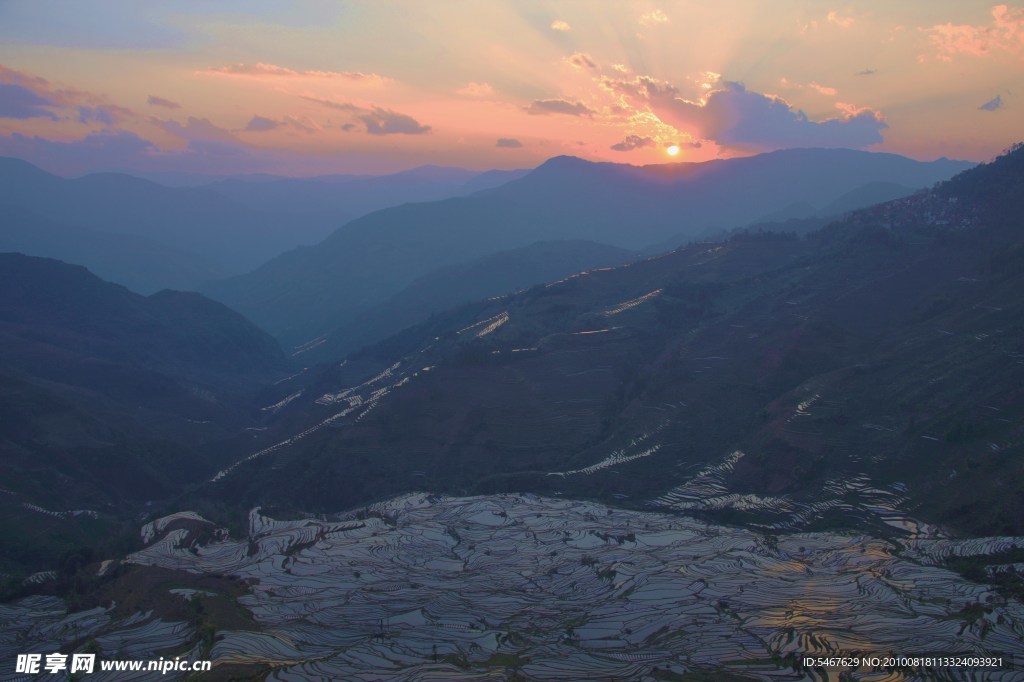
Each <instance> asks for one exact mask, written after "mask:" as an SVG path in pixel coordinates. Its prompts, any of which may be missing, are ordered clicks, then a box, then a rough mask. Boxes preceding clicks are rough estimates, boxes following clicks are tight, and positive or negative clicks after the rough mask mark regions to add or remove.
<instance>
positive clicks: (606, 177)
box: [203, 150, 969, 345]
mask: <svg viewBox="0 0 1024 682" xmlns="http://www.w3.org/2000/svg"><path fill="white" fill-rule="evenodd" d="M967 166H969V164H966V163H962V162H952V161H947V160H940V161H936V162H933V163H920V162H917V161H912V160H910V159H905V158H903V157H898V156H894V155H890V154H871V153H867V152H855V151H850V150H790V151H785V152H774V153H771V154H764V155H761V156H757V157H750V158H742V159H730V160H727V161H714V162H709V163H703V164H672V165H668V166H648V167H644V168H637V167H633V166H626V165H617V164H608V163H603V164H597V163H589V162H586V161H583V160H581V159H575V158H572V157H558V158H555V159H552V160H550V161H548V162H546V163H545V164H543V165H542V166H540V167H538V168H537V169H535V170H534V171H533V172H531V173H529V174H527V175H526V176H525V177H523V178H521V179H518V180H515V181H512V182H509V183H507V184H505V185H502V186H501V187H498V188H495V189H491V190H487V191H482V192H478V193H477V194H474V195H472V196H470V197H466V198H461V199H449V200H446V201H440V202H433V203H429V204H410V205H406V206H400V207H395V208H390V209H386V210H383V211H378V212H376V213H372V214H370V215H367V216H365V217H363V218H360V219H358V220H354V221H352V222H351V223H349V224H347V225H345V226H344V227H343V228H341V229H339V230H338V231H336V232H335V233H333V234H332V235H331V236H330V237H328V238H327V239H325V240H324V241H323V242H321V243H320V244H317V245H316V246H315V247H308V248H302V249H297V250H295V251H291V252H288V253H285V254H282V255H281V256H279V257H278V258H275V259H273V260H271V261H270V262H268V263H266V264H265V265H263V266H261V267H260V268H259V269H257V270H255V271H253V272H251V273H249V274H247V275H243V276H239V277H235V278H232V279H229V280H225V281H222V282H217V283H213V284H210V285H209V286H207V287H205V288H204V289H203V291H204V293H207V294H208V295H210V296H211V297H213V298H216V299H217V300H221V301H223V302H225V303H227V304H228V305H230V306H232V307H233V308H235V309H236V310H239V311H241V312H242V313H243V314H245V315H247V316H248V317H250V318H251V319H253V320H255V321H256V322H257V323H258V324H260V325H261V326H262V327H263V328H265V329H267V330H268V331H270V332H271V333H272V334H274V335H275V336H276V337H277V338H278V339H280V340H282V341H283V342H284V343H285V344H287V345H298V344H301V343H305V342H307V341H309V340H310V339H311V338H313V337H317V336H320V335H323V334H325V333H330V332H331V330H332V328H334V327H335V326H339V325H340V326H344V325H346V324H350V323H351V322H352V321H353V320H354V319H355V318H356V317H357V316H359V315H360V314H361V313H363V312H364V311H365V310H367V309H369V308H372V307H373V306H375V305H377V304H379V303H380V302H382V301H383V300H385V299H386V298H388V297H389V296H392V295H394V294H395V293H397V292H398V291H400V290H401V289H402V288H404V287H405V286H408V285H409V284H410V283H411V282H412V281H413V280H414V279H415V278H417V277H419V276H421V275H424V274H427V273H429V272H431V271H433V270H436V269H437V268H440V267H445V266H448V265H454V264H456V263H459V262H463V261H467V260H470V259H474V258H479V257H481V256H484V255H487V254H489V253H495V252H497V251H502V250H507V249H512V248H517V247H520V246H525V245H527V244H530V243H532V242H535V241H539V240H555V239H559V240H566V239H587V240H591V241H598V242H602V243H606V244H610V245H614V246H618V247H620V248H626V249H632V250H637V249H640V248H642V247H644V246H645V245H648V244H654V243H660V242H663V241H665V240H666V239H669V238H675V237H678V238H679V239H681V240H685V239H690V238H693V237H694V236H696V235H699V234H701V233H704V232H706V231H708V230H712V229H716V228H732V227H735V226H737V225H742V224H745V223H749V222H751V221H753V220H756V219H758V218H759V217H761V216H764V215H766V214H768V213H771V212H772V211H775V210H779V209H782V208H784V207H786V206H789V205H791V204H793V203H796V202H800V201H807V200H811V199H813V202H814V203H815V204H816V205H820V204H822V203H825V202H828V201H831V200H833V199H836V198H838V197H840V196H841V195H843V194H845V193H847V192H849V191H851V190H853V189H855V188H857V187H860V186H862V185H864V184H865V183H867V182H873V181H878V182H897V183H900V184H905V185H908V186H912V187H921V186H926V185H930V184H932V183H933V182H936V181H938V180H941V179H945V178H948V177H949V176H951V175H952V174H953V173H955V172H957V171H959V170H963V169H964V168H966V167H967Z"/></svg>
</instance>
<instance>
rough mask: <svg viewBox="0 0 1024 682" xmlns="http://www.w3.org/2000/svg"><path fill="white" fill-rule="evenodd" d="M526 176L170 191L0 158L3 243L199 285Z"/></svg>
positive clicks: (256, 182)
mask: <svg viewBox="0 0 1024 682" xmlns="http://www.w3.org/2000/svg"><path fill="white" fill-rule="evenodd" d="M522 173H523V171H490V172H488V173H479V172H477V171H470V170H465V169H461V168H444V167H433V166H424V167H421V168H417V169H412V170H410V171H405V172H402V173H396V174H393V175H389V176H380V177H363V176H350V177H348V176H345V177H330V176H328V177H322V178H314V179H294V178H282V177H274V176H269V177H265V176H257V177H246V178H238V179H221V180H217V179H213V180H212V181H206V182H202V183H201V184H200V185H197V186H191V185H184V186H177V187H165V186H163V185H160V184H157V183H154V182H151V181H149V180H144V179H142V178H138V177H133V176H131V175H126V174H119V173H97V174H91V175H85V176H82V177H79V178H74V179H65V178H60V177H57V176H55V175H51V174H49V173H46V172H45V171H42V170H40V169H39V168H36V167H35V166H33V165H31V164H29V163H27V162H25V161H21V160H18V159H12V158H0V206H4V207H6V208H5V220H4V224H3V227H0V248H4V249H9V250H20V251H25V252H26V253H29V254H30V255H37V256H53V257H60V258H63V259H66V260H69V261H71V262H75V263H79V264H82V265H86V266H88V267H90V268H92V269H94V270H95V271H96V272H99V273H102V274H103V275H104V276H105V277H108V278H110V279H111V280H113V281H116V282H118V283H119V284H124V285H125V286H129V287H131V288H132V289H133V290H135V291H138V292H141V293H152V292H154V291H158V290H160V289H163V288H167V287H175V288H196V287H198V285H199V284H201V283H202V282H204V281H208V280H211V279H215V278H219V277H224V276H227V275H232V274H238V273H241V272H245V271H247V270H250V269H252V268H254V267H256V266H257V265H259V264H260V263H263V262H264V261H266V260H267V259H269V258H271V257H273V256H276V255H278V254H279V253H281V252H282V251H285V250H287V249H290V248H294V247H295V246H297V245H300V244H311V243H314V242H316V241H318V240H320V239H323V238H324V237H325V236H326V235H328V234H330V233H331V232H332V231H333V230H335V229H336V228H338V227H339V226H341V225H343V224H345V223H346V222H348V221H349V220H351V219H352V218H354V217H357V216H360V215H363V214H365V213H367V212H370V211H373V210H377V209H380V208H383V207H387V206H393V205H398V204H403V203H407V202H410V201H427V200H434V199H440V198H445V197H449V196H459V195H462V194H468V193H471V192H474V191H477V190H479V189H483V188H490V187H494V186H496V185H499V184H501V183H502V182H506V181H508V180H510V179H514V178H517V177H520V176H521V175H522ZM76 230H77V231H78V232H77V233H76ZM119 240H120V241H119ZM161 251H162V252H163V253H162V256H161ZM155 259H156V260H162V261H163V262H155Z"/></svg>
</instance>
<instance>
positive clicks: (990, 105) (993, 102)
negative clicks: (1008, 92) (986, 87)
mask: <svg viewBox="0 0 1024 682" xmlns="http://www.w3.org/2000/svg"><path fill="white" fill-rule="evenodd" d="M1002 106H1003V97H1002V95H996V96H995V97H993V98H992V99H990V100H989V101H987V102H985V103H984V104H982V105H981V106H980V107H978V108H979V109H982V110H984V111H995V110H996V109H1000V108H1002Z"/></svg>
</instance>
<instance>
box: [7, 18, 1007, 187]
mask: <svg viewBox="0 0 1024 682" xmlns="http://www.w3.org/2000/svg"><path fill="white" fill-rule="evenodd" d="M1022 111H1024V7H1018V6H1013V5H995V4H991V3H987V2H971V1H968V0H929V1H927V2H925V1H916V2H901V3H893V2H891V1H878V2H854V3H835V4H832V3H829V2H823V1H821V0H794V1H791V2H790V1H787V2H778V1H770V0H747V1H734V2H715V3H712V2H692V1H691V2H676V3H672V2H635V3H620V2H614V3H613V2H580V1H572V2H531V1H523V0H502V1H498V0H494V1H491V0H471V1H469V0H467V1H465V2H462V1H448V0H444V1H435V2H387V1H380V0H374V1H373V2H369V1H367V2H338V1H330V2H329V1H327V0H322V1H316V2H312V1H311V2H294V3H293V2H270V1H267V0H262V1H261V0H238V1H225V0H220V1H218V2H209V1H206V2H198V1H193V0H175V1H174V2H145V1H141V0H123V1H122V0H104V1H103V2H89V1H83V0H47V1H46V2H40V1H39V0H2V1H0V155H6V156H16V157H20V158H24V159H27V160H29V161H31V162H33V163H36V164H37V165H40V166H42V167H44V168H46V169H47V170H50V171H53V172H57V173H62V174H80V173H84V172H88V171H95V170H115V169H116V170H128V171H177V172H190V173H211V174H213V173H249V172H271V173H278V174H292V175H313V174H319V173H351V172H359V173H381V172H390V171H396V170H401V169H405V168H410V167H413V166H417V165H421V164H425V163H431V164H441V165H452V166H462V167H466V168H475V169H487V168H525V167H531V166H535V165H537V164H539V163H541V162H542V161H544V160H545V159H547V158H550V157H552V156H556V155H559V154H572V155H575V156H580V157H583V158H586V159H591V160H598V161H616V162H625V163H632V164H647V163H666V162H669V161H670V160H672V157H669V156H668V154H667V153H666V149H667V147H668V146H669V145H672V144H675V145H678V146H679V147H680V150H681V151H680V153H679V154H678V155H677V156H676V157H674V158H675V159H678V160H688V161H693V160H707V159H712V158H716V157H727V156H737V155H746V154H751V153H756V152H760V151H766V150H771V149H779V148H786V147H810V146H817V147H851V148H857V149H869V150H876V151H889V152H895V153H900V154H905V155H908V156H911V157H914V158H918V159H934V158H937V157H940V156H947V157H950V158H960V159H970V160H977V161H981V160H986V159H988V158H991V157H992V156H994V155H995V154H997V153H998V152H1000V151H1001V150H1002V149H1004V148H1006V147H1007V146H1009V145H1010V144H1012V143H1014V142H1016V141H1019V140H1021V139H1024V125H1022V124H1024V113H1022Z"/></svg>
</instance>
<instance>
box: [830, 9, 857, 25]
mask: <svg viewBox="0 0 1024 682" xmlns="http://www.w3.org/2000/svg"><path fill="white" fill-rule="evenodd" d="M825 18H826V19H827V20H828V22H829V23H830V24H835V25H836V26H838V27H839V28H850V27H851V26H853V22H854V20H853V17H849V16H847V17H844V16H842V15H840V14H839V12H838V11H837V10H832V11H831V12H829V13H828V15H826V17H825Z"/></svg>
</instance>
